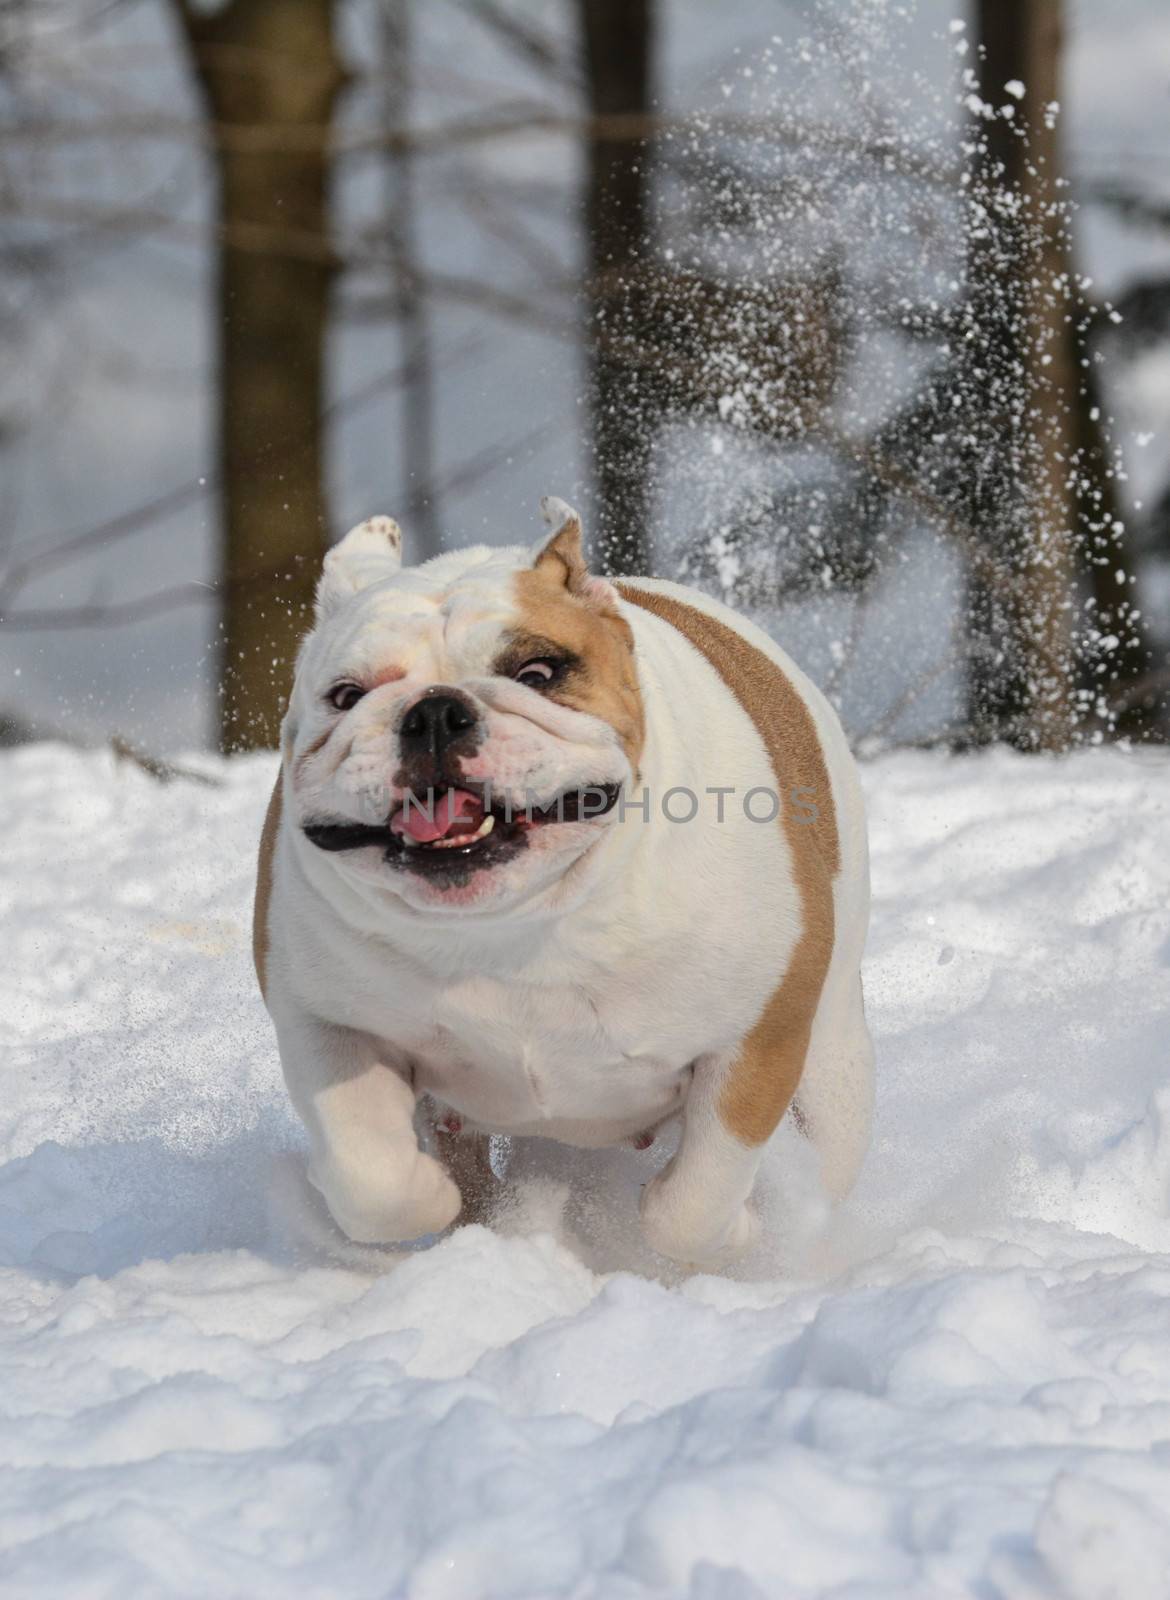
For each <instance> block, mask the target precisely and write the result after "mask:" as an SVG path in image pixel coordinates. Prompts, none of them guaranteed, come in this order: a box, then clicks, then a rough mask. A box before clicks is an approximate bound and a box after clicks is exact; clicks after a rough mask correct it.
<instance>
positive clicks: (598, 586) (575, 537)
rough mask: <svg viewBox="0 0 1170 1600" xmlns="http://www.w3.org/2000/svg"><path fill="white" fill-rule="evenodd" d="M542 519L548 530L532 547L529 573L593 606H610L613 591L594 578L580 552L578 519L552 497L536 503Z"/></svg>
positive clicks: (615, 598) (566, 506)
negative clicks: (538, 505)
mask: <svg viewBox="0 0 1170 1600" xmlns="http://www.w3.org/2000/svg"><path fill="white" fill-rule="evenodd" d="M540 509H541V513H542V514H543V516H544V520H545V521H546V522H547V523H548V525H549V528H550V529H551V530H552V531H551V532H550V533H547V534H545V536H544V538H543V539H540V540H538V541H537V543H536V544H534V545H533V547H532V566H533V570H534V571H535V572H537V573H539V574H540V576H541V577H542V578H543V579H544V580H545V581H546V582H547V583H548V584H550V585H551V586H553V587H556V588H564V589H567V590H568V591H569V593H570V594H572V595H576V596H577V598H578V599H580V600H588V601H589V602H590V603H591V604H593V605H596V606H613V605H614V603H615V602H616V600H617V592H616V590H615V589H614V587H613V585H612V584H610V583H607V582H606V580H605V579H604V578H595V577H594V576H593V574H592V573H591V572H590V571H589V568H588V567H587V566H586V564H585V554H584V551H583V550H582V549H581V518H580V517H579V516H578V515H577V513H576V512H575V511H574V510H573V508H572V506H569V505H566V504H565V502H564V501H563V500H558V499H557V498H556V496H555V495H551V494H550V495H545V497H544V499H543V500H542V501H541V502H540Z"/></svg>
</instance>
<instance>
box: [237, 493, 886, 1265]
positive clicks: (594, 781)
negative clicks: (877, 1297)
mask: <svg viewBox="0 0 1170 1600" xmlns="http://www.w3.org/2000/svg"><path fill="white" fill-rule="evenodd" d="M543 505H544V511H545V516H546V520H547V521H548V522H549V524H550V527H551V531H550V532H549V533H548V534H547V535H546V536H545V537H544V538H543V539H541V540H540V541H539V542H538V543H536V544H535V545H534V546H532V547H524V546H515V547H511V548H507V549H488V548H484V547H475V548H471V549H466V550H458V551H453V552H451V553H449V554H445V555H441V556H438V557H436V558H434V559H433V560H430V561H427V562H424V563H423V564H422V565H421V566H417V567H403V566H402V563H401V535H400V533H399V529H398V527H397V525H396V524H395V523H394V522H393V521H391V520H390V518H388V517H374V518H371V519H370V520H369V521H366V522H363V523H362V524H361V525H360V526H358V527H356V528H354V529H353V531H352V532H351V533H349V534H348V535H347V536H346V537H345V538H344V539H343V540H342V541H341V542H340V543H339V544H338V545H336V546H335V547H334V548H333V549H332V550H330V552H329V553H328V555H327V556H326V558H325V563H324V569H323V573H322V576H321V580H320V584H319V588H318V592H317V601H316V620H315V625H314V627H313V629H312V631H311V632H310V633H309V635H308V636H307V638H306V639H305V640H304V643H303V645H302V648H301V650H300V654H299V657H298V660H297V666H296V673H295V681H294V685H293V690H292V694H291V699H290V704H289V709H288V714H287V716H286V717H285V720H284V724H283V729H282V736H281V758H282V759H281V772H280V777H279V780H278V782H277V785H276V788H275V790H274V791H273V795H272V800H271V803H270V805H269V809H268V815H267V819H266V821H265V824H264V830H263V835H262V840H261V846H260V862H259V872H258V878H257V887H256V903H255V922H254V954H255V962H256V971H257V976H258V978H259V981H260V988H261V992H262V993H263V996H264V999H265V1002H266V1004H267V1007H268V1010H269V1012H270V1014H271V1016H272V1020H273V1022H274V1024H275V1027H276V1034H277V1040H278V1044H279V1048H280V1056H281V1062H282V1064H283V1068H284V1075H285V1080H286V1082H287V1085H288V1090H289V1093H290V1095H291V1098H292V1101H293V1104H294V1106H295V1107H296V1110H297V1111H298V1113H299V1115H300V1116H301V1118H302V1119H303V1121H304V1124H305V1127H306V1129H307V1132H308V1137H309V1144H310V1154H309V1176H310V1178H311V1181H312V1182H313V1184H314V1185H315V1186H316V1188H317V1189H318V1190H319V1191H320V1192H321V1194H322V1195H323V1196H324V1199H325V1203H326V1204H327V1206H328V1208H329V1211H330V1212H331V1214H332V1216H333V1218H334V1220H335V1221H336V1223H337V1224H338V1226H339V1227H340V1228H341V1229H342V1230H343V1231H344V1233H345V1234H347V1235H348V1236H349V1237H350V1238H352V1239H355V1240H360V1241H363V1242H366V1243H390V1242H396V1241H404V1240H408V1239H413V1238H417V1237H419V1236H421V1235H424V1234H433V1233H438V1232H439V1231H441V1230H442V1229H444V1228H446V1227H448V1226H449V1225H450V1224H451V1223H453V1222H455V1221H456V1219H457V1218H459V1216H460V1214H461V1212H462V1213H463V1216H464V1218H465V1219H466V1218H467V1217H469V1216H471V1215H474V1214H475V1207H476V1206H477V1205H480V1204H481V1203H482V1201H483V1198H484V1195H485V1193H487V1192H488V1191H489V1190H490V1189H492V1188H493V1187H494V1186H495V1185H496V1182H497V1180H496V1179H495V1177H494V1175H493V1173H492V1169H491V1165H490V1162H489V1160H488V1141H489V1138H490V1136H491V1135H492V1134H504V1135H508V1136H509V1137H524V1136H527V1135H539V1136H541V1137H544V1138H551V1139H557V1140H561V1141H564V1142H566V1143H569V1144H572V1145H578V1146H585V1147H600V1146H606V1145H611V1144H615V1143H620V1142H623V1141H630V1142H633V1143H634V1144H636V1145H637V1146H638V1147H639V1148H642V1147H645V1145H647V1144H648V1143H650V1142H651V1141H652V1139H653V1137H654V1136H655V1134H656V1133H657V1132H658V1131H659V1130H660V1129H662V1128H663V1127H664V1125H666V1124H668V1123H670V1122H671V1121H672V1119H679V1121H680V1124H681V1125H680V1127H679V1130H678V1142H677V1148H676V1149H675V1153H674V1154H673V1155H672V1156H671V1158H670V1160H669V1161H668V1162H667V1163H666V1164H665V1166H664V1167H663V1168H662V1170H661V1171H660V1172H659V1173H658V1174H657V1176H656V1177H654V1178H653V1179H652V1180H651V1181H650V1182H649V1183H647V1184H646V1185H645V1187H644V1188H643V1190H642V1198H641V1226H642V1229H643V1231H644V1234H645V1237H646V1239H647V1240H648V1241H649V1243H650V1245H651V1246H652V1247H653V1248H654V1249H655V1250H656V1251H658V1252H660V1253H661V1254H662V1255H663V1256H666V1257H669V1258H672V1259H674V1260H676V1261H681V1262H684V1263H687V1264H689V1265H692V1266H703V1267H711V1266H718V1265H720V1264H722V1263H725V1262H728V1261H730V1260H732V1259H733V1258H734V1257H736V1256H737V1255H739V1254H740V1253H741V1252H742V1251H744V1249H745V1248H746V1247H747V1246H748V1245H749V1244H750V1242H751V1241H752V1238H753V1235H754V1233H755V1231H756V1228H757V1226H758V1224H757V1222H756V1219H755V1213H754V1212H753V1209H752V1207H751V1205H750V1203H749V1202H750V1199H751V1194H752V1189H753V1185H754V1182H755V1179H756V1176H757V1172H758V1168H759V1165H760V1160H761V1157H762V1155H763V1152H764V1149H765V1147H766V1145H767V1143H768V1140H769V1139H770V1137H771V1136H772V1134H773V1133H774V1131H775V1130H776V1128H777V1126H778V1124H779V1123H780V1121H781V1119H782V1118H783V1117H784V1115H785V1113H786V1112H787V1111H789V1110H790V1109H791V1111H792V1113H793V1116H794V1118H795V1120H796V1122H797V1126H798V1127H799V1129H800V1130H801V1131H802V1132H803V1133H804V1134H805V1135H806V1136H807V1137H808V1138H809V1139H810V1140H811V1141H812V1143H813V1145H814V1146H815V1148H816V1150H817V1152H818V1153H819V1156H820V1161H821V1170H822V1173H823V1178H824V1182H825V1186H826V1188H827V1189H828V1191H829V1192H830V1194H832V1195H841V1194H843V1193H844V1192H845V1191H847V1190H848V1188H849V1187H850V1185H851V1184H852V1182H853V1180H854V1178H855V1176H856V1174H857V1171H858V1168H859V1167H860V1164H861V1161H862V1158H863V1156H864V1153H865V1149H866V1146H867V1142H868V1133H869V1121H870V1110H871V1099H872V1060H873V1052H872V1046H871V1043H870V1038H869V1033H868V1030H867V1028H866V1022H865V1015H864V1010H863V1005H862V992H861V977H860V963H861V956H862V947H863V944H864V941H865V933H866V923H867V917H868V902H869V884H868V862H867V849H866V834H865V820H864V814H863V808H862V800H861V793H860V787H859V784H858V779H857V773H856V770H855V767H854V763H853V759H852V757H851V755H850V752H849V748H848V746H847V744H846V741H845V737H844V734H843V733H842V730H841V727H840V724H839V723H838V721H837V718H836V716H835V715H834V713H833V711H832V709H831V707H830V706H829V704H828V702H827V701H826V700H825V698H824V696H823V695H821V694H820V693H819V691H818V690H817V689H816V688H815V687H814V685H813V684H812V683H811V682H810V681H809V680H808V678H806V677H805V676H804V674H803V673H802V672H800V671H799V669H798V668H797V667H796V666H795V665H794V664H793V663H792V662H791V661H790V660H789V659H788V657H787V656H786V655H785V654H784V652H783V651H782V650H780V649H779V648H778V647H777V646H776V645H775V644H774V643H773V641H772V640H771V639H770V638H769V637H768V636H767V635H766V634H764V633H763V632H762V631H761V630H760V629H759V628H757V627H755V626H753V625H752V624H751V623H750V622H748V621H746V620H745V619H744V618H742V617H740V616H738V615H736V614H735V612H733V611H731V610H729V609H728V608H727V607H726V606H723V605H720V604H719V603H718V602H716V601H715V600H712V599H710V598H709V597H708V596H706V595H704V594H700V593H697V592H695V591H693V590H689V589H686V588H683V587H681V586H679V585H678V584H674V583H668V582H662V581H658V580H651V579H645V578H639V579H636V580H634V579H621V580H618V581H616V582H613V583H610V582H608V581H606V580H604V579H602V578H599V577H596V576H593V575H592V574H591V573H590V572H589V570H588V568H587V565H586V562H585V559H584V557H583V554H582V540H581V526H580V523H579V521H578V519H577V517H576V515H575V514H574V513H573V512H572V511H571V510H570V509H569V508H568V507H567V506H565V505H564V504H563V503H562V502H561V501H556V500H547V501H545V502H544V503H543Z"/></svg>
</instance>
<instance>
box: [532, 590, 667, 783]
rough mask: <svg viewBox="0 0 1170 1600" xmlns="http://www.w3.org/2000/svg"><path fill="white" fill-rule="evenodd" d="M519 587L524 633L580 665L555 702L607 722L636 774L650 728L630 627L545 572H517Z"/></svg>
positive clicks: (611, 611)
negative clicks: (553, 646) (558, 648)
mask: <svg viewBox="0 0 1170 1600" xmlns="http://www.w3.org/2000/svg"><path fill="white" fill-rule="evenodd" d="M515 582H516V602H517V609H518V628H519V631H520V632H521V633H523V634H531V635H532V637H533V638H534V639H545V640H548V641H549V642H550V643H553V644H559V645H563V646H564V648H565V649H566V650H569V651H571V652H572V654H573V655H574V656H576V657H577V658H578V659H579V660H580V662H581V668H580V670H579V671H577V672H574V673H573V675H572V677H571V679H570V680H569V681H568V682H567V683H566V684H565V685H564V686H562V687H558V688H557V689H556V690H555V692H553V693H552V694H551V698H552V699H554V700H556V701H557V702H558V703H559V704H560V705H565V706H569V707H571V708H572V709H573V710H574V711H585V712H588V713H589V715H590V716H594V717H600V718H601V719H602V721H604V722H608V723H609V725H610V727H611V728H613V729H614V731H615V732H616V734H617V736H618V738H619V739H620V740H621V743H622V749H623V750H624V751H625V753H626V757H627V759H628V760H629V763H630V766H631V767H632V768H633V770H634V771H635V772H637V770H638V763H639V762H640V760H641V758H642V741H643V739H644V737H645V726H644V720H643V714H642V691H641V689H640V688H639V687H638V670H637V667H636V666H635V664H634V635H633V632H632V630H631V628H630V625H629V623H628V622H627V621H626V620H625V618H624V617H620V616H619V615H618V614H617V611H616V610H615V609H614V608H613V606H612V603H611V604H606V603H605V602H604V601H597V600H593V599H590V598H589V597H587V596H586V597H582V596H579V595H577V594H574V593H572V592H570V590H568V589H567V588H566V587H565V585H564V583H563V582H557V581H555V580H552V581H550V579H549V577H548V576H547V575H546V573H545V571H543V570H542V569H541V568H540V567H536V568H533V569H532V570H530V571H526V572H518V573H517V574H516V580H515Z"/></svg>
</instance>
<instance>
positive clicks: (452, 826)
mask: <svg viewBox="0 0 1170 1600" xmlns="http://www.w3.org/2000/svg"><path fill="white" fill-rule="evenodd" d="M482 821H483V801H482V800H481V799H480V798H479V796H478V795H477V794H470V793H469V792H468V791H467V790H466V789H448V790H447V792H446V794H444V795H441V796H439V797H438V798H437V799H436V800H435V802H434V805H433V806H428V805H427V799H426V796H423V797H422V799H421V800H420V802H419V803H418V804H417V805H416V804H415V802H414V801H413V800H411V801H409V802H408V803H407V804H406V805H404V806H403V807H402V810H401V811H396V812H395V813H394V815H393V816H392V817H391V818H390V832H391V833H407V834H409V835H410V837H411V838H412V839H414V840H416V841H417V843H419V844H431V843H432V842H433V841H434V840H435V839H445V838H446V837H447V835H448V834H450V833H474V832H475V830H476V828H478V827H479V825H480V823H481V822H482Z"/></svg>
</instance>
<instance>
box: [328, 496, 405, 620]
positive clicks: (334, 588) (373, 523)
mask: <svg viewBox="0 0 1170 1600" xmlns="http://www.w3.org/2000/svg"><path fill="white" fill-rule="evenodd" d="M401 565H402V529H401V528H400V527H399V526H398V524H397V523H396V522H395V521H394V518H393V517H367V518H366V520H365V521H364V522H359V523H358V525H357V527H356V528H351V529H350V530H349V532H348V533H347V534H346V536H345V538H344V539H341V540H339V541H338V543H337V544H335V545H334V546H333V548H332V550H329V551H327V552H326V555H325V563H324V565H323V566H322V568H321V578H320V581H319V582H318V584H317V621H318V622H321V621H323V620H324V618H326V617H327V616H329V615H330V614H331V613H332V612H334V611H336V609H337V607H338V606H339V605H342V604H343V603H344V602H345V601H346V600H349V599H351V598H352V596H354V595H355V594H357V593H358V591H359V590H361V589H368V588H369V586H370V585H371V584H372V583H381V582H382V580H383V579H384V578H392V577H393V576H394V574H395V573H396V572H397V571H398V569H399V567H400V566H401Z"/></svg>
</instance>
